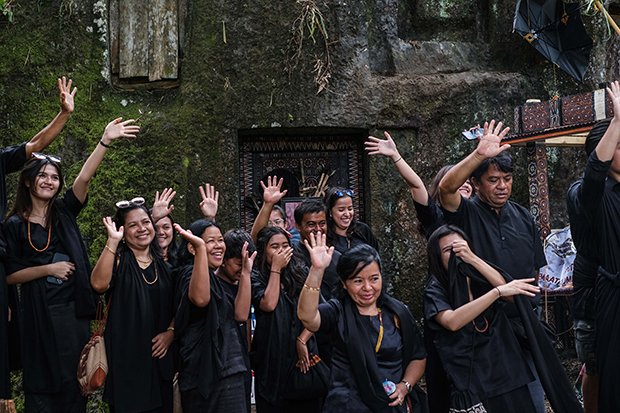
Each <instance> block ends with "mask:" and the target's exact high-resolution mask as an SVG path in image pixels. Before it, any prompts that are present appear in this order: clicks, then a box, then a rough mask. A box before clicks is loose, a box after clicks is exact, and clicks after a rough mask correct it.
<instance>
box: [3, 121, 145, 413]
mask: <svg viewBox="0 0 620 413" xmlns="http://www.w3.org/2000/svg"><path fill="white" fill-rule="evenodd" d="M132 122H133V120H129V121H125V122H121V118H118V119H115V120H114V121H112V122H110V123H109V124H108V126H107V127H106V129H105V132H104V133H103V137H102V138H101V140H100V141H99V143H98V144H97V146H96V148H95V150H94V151H93V153H92V154H91V155H90V157H89V158H88V159H87V160H86V162H85V163H84V166H83V167H82V170H81V171H80V174H79V175H78V177H77V178H76V179H75V182H74V183H73V186H72V187H71V188H69V189H68V190H67V192H65V194H64V196H63V197H62V198H59V197H58V195H59V194H60V192H61V190H62V185H63V183H64V180H63V176H62V171H61V168H60V158H58V157H56V156H51V155H43V154H38V153H35V154H33V155H34V157H33V158H32V159H31V160H29V161H28V162H26V164H25V165H24V167H23V168H22V170H21V174H20V177H19V183H18V188H17V197H16V200H15V204H14V205H13V208H12V210H11V212H10V213H9V218H8V220H7V222H6V225H5V227H4V236H5V238H6V240H7V252H8V256H7V258H6V260H5V265H6V269H7V273H8V274H9V275H8V276H7V282H8V283H9V284H21V285H22V286H21V293H22V294H21V299H22V308H23V325H24V327H25V328H24V332H23V345H22V347H23V351H22V355H23V356H22V357H23V365H24V391H25V393H26V412H35V411H36V412H83V411H85V410H86V398H85V397H83V396H82V395H81V394H80V388H79V385H78V382H77V380H76V372H77V366H78V362H79V358H80V353H81V352H82V349H83V347H84V345H85V344H86V343H87V342H88V340H89V338H90V320H91V319H92V316H93V315H94V314H95V310H96V297H95V295H94V293H93V291H92V289H91V287H90V282H89V276H90V270H91V269H90V263H89V260H88V256H87V254H86V248H85V246H84V241H83V240H82V235H81V233H80V229H79V227H78V225H77V221H76V218H77V215H78V214H79V213H80V211H81V210H82V209H83V208H84V206H85V204H86V200H87V194H88V186H89V184H90V180H91V178H92V177H93V175H94V174H95V171H96V170H97V168H98V167H99V165H100V164H101V162H102V161H103V158H104V156H105V154H106V152H107V149H108V148H109V146H110V144H111V142H112V140H114V139H116V138H119V137H123V136H124V137H135V135H133V134H134V133H137V132H139V130H140V128H139V127H138V126H133V125H129V124H130V123H132Z"/></svg>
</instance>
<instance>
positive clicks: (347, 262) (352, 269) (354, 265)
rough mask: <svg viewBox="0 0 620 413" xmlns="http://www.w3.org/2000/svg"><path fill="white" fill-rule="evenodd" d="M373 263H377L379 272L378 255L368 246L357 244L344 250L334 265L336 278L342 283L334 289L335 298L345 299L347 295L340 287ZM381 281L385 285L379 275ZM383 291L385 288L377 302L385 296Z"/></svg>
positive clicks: (379, 259)
mask: <svg viewBox="0 0 620 413" xmlns="http://www.w3.org/2000/svg"><path fill="white" fill-rule="evenodd" d="M373 262H375V263H377V265H378V266H379V271H381V258H380V257H379V253H378V252H377V250H375V249H374V248H373V247H371V246H370V245H368V244H359V245H356V246H355V247H353V248H351V249H348V250H346V251H345V252H344V253H343V254H342V255H341V256H340V258H339V259H338V264H337V265H336V272H337V273H338V277H340V281H342V282H341V283H339V286H338V287H337V289H336V297H338V298H340V299H341V300H342V299H343V298H344V297H346V296H347V294H348V293H347V292H346V291H345V289H344V288H343V287H342V285H343V284H344V283H346V282H347V280H350V279H352V278H355V277H356V276H357V274H359V273H360V271H362V270H363V269H364V268H366V267H368V266H369V265H370V264H372V263H373ZM381 279H382V281H383V284H385V278H384V277H383V275H381ZM384 291H385V288H382V289H381V295H380V296H379V301H382V299H383V295H384V294H385V292H384Z"/></svg>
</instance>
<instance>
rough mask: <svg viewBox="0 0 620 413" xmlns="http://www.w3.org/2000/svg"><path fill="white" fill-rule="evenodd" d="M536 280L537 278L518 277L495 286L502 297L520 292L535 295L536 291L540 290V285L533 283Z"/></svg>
mask: <svg viewBox="0 0 620 413" xmlns="http://www.w3.org/2000/svg"><path fill="white" fill-rule="evenodd" d="M534 281H536V279H535V278H523V279H517V280H512V281H510V282H509V283H507V284H503V285H500V286H497V287H495V288H496V289H497V290H499V292H500V294H501V297H511V296H513V295H519V294H520V295H527V296H530V297H534V296H535V295H536V293H539V292H540V287H539V286H537V285H532V283H533V282H534Z"/></svg>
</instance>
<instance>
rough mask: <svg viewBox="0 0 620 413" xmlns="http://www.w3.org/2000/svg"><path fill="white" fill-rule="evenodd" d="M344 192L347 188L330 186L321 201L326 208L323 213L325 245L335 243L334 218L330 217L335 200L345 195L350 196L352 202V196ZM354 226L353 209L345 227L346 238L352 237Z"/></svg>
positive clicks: (355, 226) (355, 221)
mask: <svg viewBox="0 0 620 413" xmlns="http://www.w3.org/2000/svg"><path fill="white" fill-rule="evenodd" d="M346 192H347V190H346V189H345V188H341V187H338V186H335V187H333V188H330V189H329V190H328V191H327V193H326V194H325V197H324V198H323V203H324V204H325V208H326V209H327V211H326V213H325V215H327V231H326V233H327V245H330V246H332V245H335V244H336V240H337V236H336V231H335V230H334V226H335V224H334V218H333V217H332V208H333V207H334V205H336V202H338V200H339V199H342V198H345V197H348V198H351V202H353V197H351V196H350V195H348V194H347V193H346ZM339 194H340V195H339ZM356 228H357V218H356V217H355V211H353V218H351V223H350V224H349V227H348V228H347V239H348V240H351V239H352V238H353V233H354V232H355V230H356Z"/></svg>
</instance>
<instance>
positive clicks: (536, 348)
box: [450, 254, 583, 413]
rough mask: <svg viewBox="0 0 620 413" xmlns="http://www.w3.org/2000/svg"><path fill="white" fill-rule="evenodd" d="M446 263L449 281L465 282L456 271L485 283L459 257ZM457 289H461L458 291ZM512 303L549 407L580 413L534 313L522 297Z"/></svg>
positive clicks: (562, 411) (567, 382)
mask: <svg viewBox="0 0 620 413" xmlns="http://www.w3.org/2000/svg"><path fill="white" fill-rule="evenodd" d="M453 261H454V265H453ZM450 263H451V265H450V272H451V274H450V277H451V278H452V277H455V278H456V279H459V280H462V281H461V282H465V283H466V282H467V281H466V278H465V277H462V276H458V274H456V273H454V272H455V271H458V272H459V273H460V274H462V275H464V276H466V277H469V278H470V279H472V280H473V281H476V282H478V283H481V284H488V281H487V280H486V278H484V276H482V275H481V274H480V273H479V272H478V271H477V270H476V269H474V268H473V267H472V266H471V265H469V264H465V263H464V262H463V261H462V260H461V259H460V258H457V257H456V256H454V254H452V257H450ZM489 265H491V266H492V267H493V268H495V269H496V270H497V271H498V272H499V273H500V274H501V275H502V276H503V277H504V279H505V280H506V282H510V281H512V277H511V276H510V275H509V274H508V273H507V272H505V271H503V270H502V269H501V268H499V267H497V266H495V265H493V264H491V263H489ZM461 290H463V289H462V288H461ZM464 291H467V289H466V288H465V289H464ZM461 299H462V298H461ZM514 300H515V304H516V305H517V309H518V310H519V316H520V318H521V322H522V323H523V328H524V330H525V334H526V337H527V341H528V344H529V347H530V351H531V353H532V358H533V359H534V364H535V365H536V371H537V372H538V377H539V378H540V381H541V383H542V385H543V388H544V389H545V393H546V395H547V398H548V399H549V403H550V404H551V407H552V408H553V410H554V411H555V412H556V413H577V412H583V408H582V407H581V404H580V403H579V402H578V401H577V397H576V396H575V391H574V390H573V385H572V384H571V382H570V380H569V379H568V376H567V375H566V371H565V370H564V366H563V365H562V362H561V361H560V359H559V357H558V355H557V353H556V352H555V349H554V348H553V346H552V344H551V342H550V341H549V339H548V336H547V333H546V332H545V330H544V328H543V326H542V324H541V323H540V321H539V320H538V318H537V317H536V314H535V313H534V311H532V305H531V304H530V301H529V300H528V298H527V297H526V296H524V295H515V296H514Z"/></svg>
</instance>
